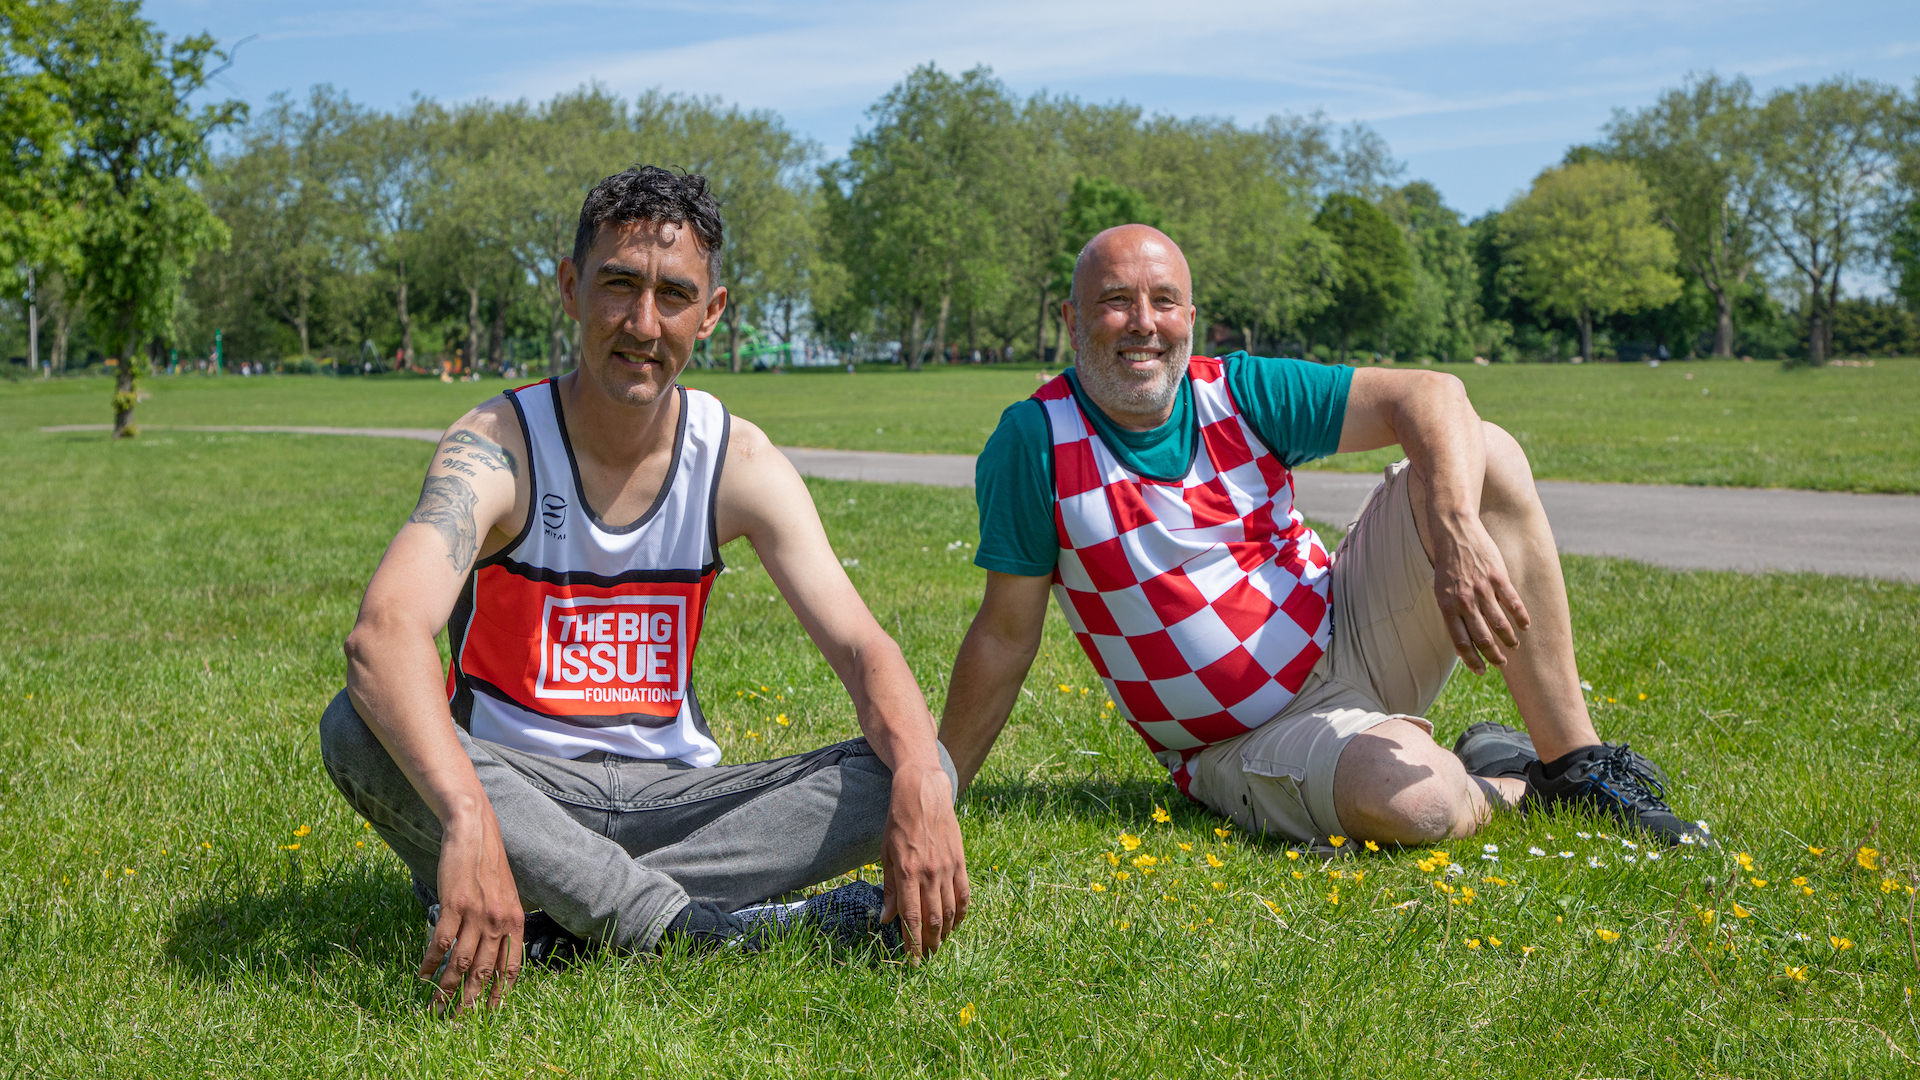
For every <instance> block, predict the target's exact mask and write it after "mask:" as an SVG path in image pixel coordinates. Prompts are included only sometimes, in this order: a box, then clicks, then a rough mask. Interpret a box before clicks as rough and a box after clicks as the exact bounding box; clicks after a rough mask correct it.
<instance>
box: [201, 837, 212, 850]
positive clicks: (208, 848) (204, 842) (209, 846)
mask: <svg viewBox="0 0 1920 1080" xmlns="http://www.w3.org/2000/svg"><path fill="white" fill-rule="evenodd" d="M200 846H201V847H203V848H206V849H207V850H208V851H212V850H213V845H212V844H209V843H207V842H206V841H205V840H202V841H200Z"/></svg>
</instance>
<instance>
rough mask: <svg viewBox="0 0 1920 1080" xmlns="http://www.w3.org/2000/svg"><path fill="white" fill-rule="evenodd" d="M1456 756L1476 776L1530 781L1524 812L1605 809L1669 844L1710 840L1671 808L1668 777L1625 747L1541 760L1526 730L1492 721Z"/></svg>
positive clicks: (1466, 736)
mask: <svg viewBox="0 0 1920 1080" xmlns="http://www.w3.org/2000/svg"><path fill="white" fill-rule="evenodd" d="M1453 753H1454V756H1455V757H1458V758H1459V759H1460V763H1461V764H1462V765H1464V766H1466V769H1467V772H1468V773H1470V774H1471V775H1474V776H1483V777H1496V776H1505V777H1513V778H1515V779H1520V780H1525V781H1526V782H1527V794H1526V797H1525V799H1524V800H1522V802H1521V804H1520V805H1521V808H1522V809H1523V810H1524V809H1533V808H1535V807H1539V808H1543V809H1545V808H1551V807H1555V806H1563V805H1566V806H1578V807H1582V808H1585V809H1588V810H1599V811H1603V812H1605V813H1606V814H1608V815H1610V816H1612V817H1614V818H1617V819H1619V820H1620V821H1621V822H1622V823H1623V824H1625V825H1628V826H1630V827H1633V828H1639V829H1644V830H1646V831H1647V832H1650V833H1652V834H1653V835H1655V836H1657V837H1659V838H1660V839H1661V840H1664V841H1666V842H1667V843H1668V844H1681V843H1689V842H1691V843H1698V844H1705V843H1710V842H1711V841H1710V840H1709V838H1708V837H1707V834H1706V833H1705V832H1704V831H1703V830H1701V829H1700V828H1699V826H1697V825H1695V824H1694V823H1692V822H1689V821H1685V820H1683V819H1682V818H1681V817H1680V816H1679V815H1678V814H1675V813H1674V812H1673V808H1672V807H1670V806H1668V805H1667V803H1666V795H1667V774H1666V773H1665V772H1663V771H1662V770H1661V768H1660V766H1658V765H1655V764H1654V763H1653V762H1652V761H1651V760H1649V759H1648V758H1647V757H1646V755H1644V754H1636V753H1634V752H1633V750H1632V749H1631V748H1630V747H1628V746H1627V744H1625V743H1602V744H1600V745H1599V746H1587V747H1582V748H1580V749H1579V750H1575V751H1573V752H1572V753H1570V754H1567V755H1565V756H1563V757H1561V758H1559V759H1557V760H1555V761H1551V762H1542V761H1541V760H1540V755H1539V754H1538V753H1537V752H1535V750H1534V748H1533V740H1532V739H1530V738H1528V737H1527V733H1526V732H1524V731H1520V730H1519V729H1517V728H1512V727H1508V726H1507V725H1506V724H1497V723H1493V722H1491V721H1488V722H1484V723H1479V724H1475V725H1473V726H1472V727H1469V728H1468V729H1467V730H1465V731H1463V732H1461V733H1460V738H1459V739H1458V740H1457V741H1455V742H1454V744H1453ZM1687 837H1692V840H1691V841H1689V840H1688V839H1686V838H1687Z"/></svg>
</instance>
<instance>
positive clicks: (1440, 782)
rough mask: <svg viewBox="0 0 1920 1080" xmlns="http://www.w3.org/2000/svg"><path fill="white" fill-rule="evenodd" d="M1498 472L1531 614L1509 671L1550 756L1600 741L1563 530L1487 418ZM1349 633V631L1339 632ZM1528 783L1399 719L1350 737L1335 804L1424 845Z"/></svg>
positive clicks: (1381, 830) (1496, 520) (1475, 823)
mask: <svg viewBox="0 0 1920 1080" xmlns="http://www.w3.org/2000/svg"><path fill="white" fill-rule="evenodd" d="M1484 427H1485V431H1486V442H1487V472H1486V478H1485V482H1484V484H1483V486H1482V490H1481V503H1480V519H1481V521H1482V523H1483V524H1484V525H1485V526H1486V529H1487V532H1488V534H1489V535H1490V536H1492V538H1493V541H1494V543H1495V545H1496V546H1497V547H1498V548H1499V549H1500V555H1501V558H1502V559H1503V560H1504V561H1505V563H1506V568H1507V574H1508V576H1509V577H1510V578H1511V579H1512V581H1513V585H1514V588H1515V589H1517V590H1518V591H1519V593H1520V599H1521V602H1522V603H1524V604H1525V605H1526V609H1527V614H1528V615H1529V616H1530V618H1531V625H1530V627H1529V628H1528V629H1527V630H1525V631H1522V632H1520V634H1519V637H1520V644H1519V646H1518V647H1515V648H1509V649H1507V650H1506V653H1507V662H1506V664H1505V665H1504V666H1502V667H1501V668H1500V674H1501V676H1502V678H1504V679H1505V680H1506V684H1507V690H1508V692H1509V693H1511V694H1512V695H1513V700H1514V704H1515V706H1517V707H1518V709H1519V711H1520V717H1521V720H1522V722H1523V723H1524V724H1525V725H1526V729H1527V733H1528V735H1529V737H1531V738H1532V739H1533V743H1534V747H1535V749H1537V750H1538V751H1539V753H1540V756H1541V758H1542V759H1543V760H1547V761H1551V760H1553V759H1554V758H1557V757H1559V756H1561V755H1562V754H1565V753H1567V752H1569V751H1572V750H1577V749H1579V748H1580V747H1583V746H1591V745H1593V744H1595V743H1598V742H1599V741H1600V739H1599V736H1598V735H1597V734H1596V733H1595V732H1594V728H1593V721H1592V719H1591V718H1590V717H1589V716H1588V714H1587V705H1586V700H1585V698H1584V697H1582V696H1581V693H1580V676H1579V672H1578V670H1577V668H1576V667H1575V661H1574V651H1573V628H1572V618H1571V615H1570V613H1569V610H1568V606H1567V590H1566V582H1565V580H1564V578H1563V577H1562V576H1561V572H1560V556H1559V553H1558V551H1557V550H1556V548H1555V547H1554V543H1553V531H1552V529H1551V528H1550V527H1549V526H1548V524H1547V515H1546V511H1545V510H1544V509H1543V508H1542V507H1541V505H1540V496H1539V493H1538V492H1537V491H1536V490H1535V488H1534V485H1533V470H1532V468H1531V467H1530V466H1529V465H1528V463H1527V456H1526V452H1525V451H1524V450H1522V449H1521V448H1520V444H1519V443H1517V442H1515V441H1514V439H1513V436H1511V435H1509V434H1507V433H1506V431H1504V430H1503V429H1501V428H1499V427H1498V426H1496V425H1493V424H1485V425H1484ZM1408 479H1409V484H1408V495H1409V498H1410V500H1411V502H1412V508H1413V517H1414V523H1415V526H1416V527H1417V529H1418V531H1419V537H1420V542H1421V545H1422V546H1423V547H1424V548H1425V550H1426V552H1427V555H1428V558H1429V559H1431V557H1432V553H1433V544H1432V541H1431V539H1430V537H1431V532H1430V528H1429V524H1428V521H1427V508H1426V492H1425V490H1424V487H1423V485H1422V484H1421V482H1420V478H1419V476H1418V475H1417V474H1414V475H1409V477H1408ZM1336 632H1338V631H1336ZM1524 792H1525V784H1524V783H1523V782H1522V781H1520V780H1516V779H1507V778H1499V779H1492V780H1487V779H1481V778H1478V777H1473V776H1469V775H1468V774H1467V772H1466V769H1465V768H1463V767H1462V766H1461V764H1460V761H1459V759H1458V758H1456V757H1454V756H1453V754H1452V753H1451V752H1450V751H1448V750H1446V749H1445V748H1444V747H1441V746H1440V745H1438V744H1437V743H1435V742H1434V741H1433V738H1432V736H1430V735H1428V734H1427V732H1426V730H1425V729H1424V728H1422V727H1421V726H1420V725H1418V724H1415V723H1413V722H1411V721H1408V720H1401V719H1392V720H1387V721H1385V722H1383V723H1380V724H1378V725H1375V726H1374V727H1372V728H1369V729H1368V730H1366V731H1364V732H1362V733H1360V734H1359V735H1356V736H1354V737H1353V738H1352V740H1351V741H1349V742H1348V743H1347V745H1346V748H1345V749H1344V750H1343V751H1342V753H1341V755H1340V760H1339V765H1338V767H1337V768H1336V769H1335V772H1334V789H1333V794H1334V807H1335V812H1336V813H1337V814H1338V815H1339V818H1340V822H1341V825H1342V826H1343V827H1344V828H1345V829H1346V830H1347V831H1348V833H1349V834H1350V835H1352V836H1354V837H1355V838H1357V839H1363V840H1378V841H1397V842H1404V843H1419V842H1425V841H1431V840H1439V839H1442V838H1445V837H1455V836H1468V835H1471V834H1472V833H1473V832H1474V831H1475V830H1477V829H1479V827H1480V826H1481V825H1482V824H1484V823H1485V822H1486V821H1487V819H1488V818H1489V817H1490V816H1491V815H1492V809H1493V806H1494V804H1495V803H1500V804H1504V805H1509V806H1511V805H1513V804H1515V803H1517V802H1518V801H1519V799H1520V797H1521V795H1522V794H1524Z"/></svg>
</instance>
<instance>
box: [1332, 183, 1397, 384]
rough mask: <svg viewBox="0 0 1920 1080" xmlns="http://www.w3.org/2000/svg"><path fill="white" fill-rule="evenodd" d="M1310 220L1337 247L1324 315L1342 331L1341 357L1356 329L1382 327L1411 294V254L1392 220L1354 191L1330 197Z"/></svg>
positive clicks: (1379, 329) (1377, 330) (1337, 329)
mask: <svg viewBox="0 0 1920 1080" xmlns="http://www.w3.org/2000/svg"><path fill="white" fill-rule="evenodd" d="M1313 224H1314V226H1315V227H1316V228H1318V229H1319V230H1320V231H1321V232H1323V233H1325V234H1326V235H1327V236H1328V237H1330V238H1331V239H1332V240H1333V243H1334V247H1335V250H1336V251H1337V252H1338V255H1337V256H1336V259H1337V266H1338V273H1339V277H1338V283H1337V284H1336V285H1335V286H1334V287H1333V290H1332V297H1331V300H1332V302H1331V304H1330V305H1329V306H1328V307H1327V311H1326V314H1325V316H1324V318H1325V319H1326V321H1327V322H1328V324H1329V325H1331V326H1332V327H1333V329H1334V331H1335V332H1336V333H1338V334H1339V335H1340V355H1341V357H1342V358H1345V357H1346V355H1347V349H1348V346H1349V343H1350V341H1351V338H1352V336H1353V334H1354V333H1355V332H1358V331H1375V332H1379V331H1382V330H1384V329H1385V328H1386V325H1387V323H1388V321H1389V320H1391V319H1392V318H1393V317H1394V316H1395V315H1396V314H1398V313H1399V312H1400V310H1401V309H1402V308H1403V307H1404V306H1405V305H1406V304H1407V302H1408V301H1409V300H1410V299H1412V296H1413V289H1414V284H1415V283H1414V265H1413V254H1412V253H1411V252H1410V251H1408V250H1407V241H1406V237H1405V236H1404V235H1402V234H1401V232H1400V227H1399V226H1398V225H1395V224H1394V223H1393V219H1392V218H1390V217H1388V216H1387V215H1386V213H1385V212H1384V211H1382V210H1381V209H1380V208H1379V207H1377V206H1374V205H1373V204H1372V203H1370V202H1367V201H1366V200H1365V199H1362V198H1360V197H1359V196H1357V195H1345V194H1335V195H1330V196H1328V197H1327V201H1326V204H1325V205H1324V206H1322V207H1321V208H1320V213H1319V214H1318V215H1317V216H1315V218H1314V220H1313Z"/></svg>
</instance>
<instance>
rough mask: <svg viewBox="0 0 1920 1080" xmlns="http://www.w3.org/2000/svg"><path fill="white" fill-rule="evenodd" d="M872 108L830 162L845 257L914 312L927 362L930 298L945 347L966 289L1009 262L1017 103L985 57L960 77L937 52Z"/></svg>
mask: <svg viewBox="0 0 1920 1080" xmlns="http://www.w3.org/2000/svg"><path fill="white" fill-rule="evenodd" d="M868 115H869V116H871V117H873V119H874V121H875V123H874V127H873V129H872V130H871V131H868V132H865V133H863V134H861V135H860V136H858V137H857V138H855V139H854V143H853V146H852V147H851V149H850V150H849V151H848V154H847V160H846V162H845V163H844V164H843V165H842V166H841V167H840V168H838V169H836V170H834V171H833V172H832V173H830V174H829V182H830V183H831V184H834V185H836V186H838V185H844V189H843V192H842V197H841V198H840V199H839V200H837V202H836V203H835V205H834V206H833V207H832V212H833V214H834V216H835V218H836V219H837V220H836V224H837V226H838V227H839V228H841V229H843V230H844V233H843V237H844V239H843V241H842V245H841V247H842V259H841V261H842V264H843V265H845V266H847V267H848V268H849V269H850V270H852V271H853V272H854V273H855V274H856V275H857V279H858V285H857V286H856V287H857V288H858V289H859V290H860V291H861V292H862V293H863V294H865V295H866V296H867V297H868V298H870V302H873V303H876V304H878V305H880V306H885V307H891V308H893V309H894V310H895V311H896V312H899V313H903V314H905V315H906V319H905V321H906V322H907V327H906V330H907V332H906V334H905V335H904V337H905V339H906V340H905V350H904V351H905V357H906V360H907V367H908V368H909V369H910V370H918V369H919V368H920V365H921V361H922V358H923V357H924V355H925V352H926V346H927V344H929V343H928V342H927V341H926V340H925V333H926V329H927V326H926V317H927V315H928V314H929V308H935V310H936V311H937V314H935V319H934V327H933V331H934V332H933V341H932V342H931V344H932V345H933V347H934V348H935V349H936V350H939V349H942V348H944V346H945V343H946V337H947V320H948V318H949V317H950V316H951V314H952V311H953V301H954V299H955V297H956V294H959V295H960V296H961V298H962V300H963V302H964V301H966V300H968V299H971V295H970V294H972V293H974V292H977V291H978V289H977V284H978V281H979V279H980V278H983V277H987V276H990V275H994V274H997V273H999V272H1000V268H999V265H998V262H999V260H998V259H997V255H998V250H997V249H998V247H999V245H1000V242H1001V240H1002V237H1001V234H1000V230H999V228H998V227H997V226H998V219H999V216H1000V215H999V214H998V213H997V211H998V210H999V208H1000V207H999V201H1000V199H1001V198H1002V197H1003V196H1004V194H1005V191H1006V185H1005V184H1004V182H1003V181H1004V179H1005V178H1006V177H1007V176H1008V175H1009V174H1010V173H1011V171H1012V170H1013V168H1014V163H1013V157H1012V150H1013V145H1014V142H1013V140H1012V139H1011V138H1009V137H1008V136H1009V133H1010V132H1011V130H1012V127H1013V119H1014V111H1013V104H1012V101H1011V99H1010V98H1009V96H1008V94H1007V91H1006V88H1005V87H1004V86H1003V85H1001V83H1000V82H999V80H997V79H995V78H994V77H993V73H992V71H991V70H989V69H987V68H984V67H979V68H975V69H973V70H971V71H968V72H966V73H965V74H963V75H961V76H959V77H958V78H955V77H954V76H951V75H948V74H946V73H945V72H943V71H941V70H940V69H938V68H936V67H934V66H933V65H931V64H929V65H926V66H923V67H919V68H915V69H914V70H913V71H912V72H911V73H910V74H909V75H908V76H907V78H906V79H905V80H903V81H902V82H901V83H899V84H898V85H896V86H895V87H894V88H893V89H892V90H890V91H888V92H887V94H886V96H885V97H883V98H881V99H880V101H879V103H877V104H876V105H874V107H873V108H872V109H871V110H870V111H869V113H868ZM936 305H937V307H936Z"/></svg>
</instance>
